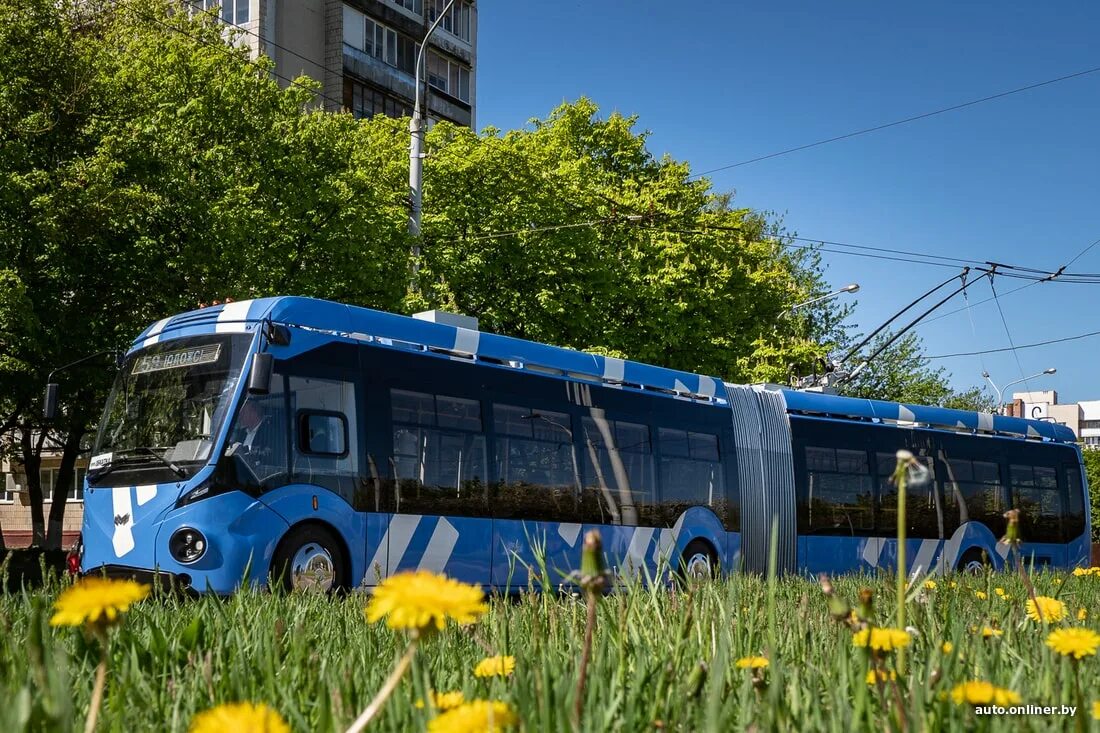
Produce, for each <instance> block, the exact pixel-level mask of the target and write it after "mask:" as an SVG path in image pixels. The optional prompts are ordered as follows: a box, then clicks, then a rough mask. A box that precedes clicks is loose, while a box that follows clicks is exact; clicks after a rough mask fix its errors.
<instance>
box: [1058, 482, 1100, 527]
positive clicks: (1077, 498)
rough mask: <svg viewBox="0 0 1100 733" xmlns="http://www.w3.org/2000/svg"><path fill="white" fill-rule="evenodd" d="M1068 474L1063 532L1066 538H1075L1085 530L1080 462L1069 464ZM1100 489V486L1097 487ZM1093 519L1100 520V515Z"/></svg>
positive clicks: (1083, 492)
mask: <svg viewBox="0 0 1100 733" xmlns="http://www.w3.org/2000/svg"><path fill="white" fill-rule="evenodd" d="M1065 474H1066V514H1065V516H1064V517H1063V519H1062V532H1063V536H1064V538H1065V539H1066V540H1067V541H1068V540H1075V539H1077V538H1078V537H1080V536H1081V534H1082V533H1083V532H1084V531H1085V489H1084V486H1083V485H1082V483H1081V466H1080V465H1079V464H1074V463H1071V464H1067V465H1066V467H1065ZM1095 490H1096V491H1100V486H1098V487H1096V489H1095ZM1093 521H1095V522H1100V517H1094V518H1093Z"/></svg>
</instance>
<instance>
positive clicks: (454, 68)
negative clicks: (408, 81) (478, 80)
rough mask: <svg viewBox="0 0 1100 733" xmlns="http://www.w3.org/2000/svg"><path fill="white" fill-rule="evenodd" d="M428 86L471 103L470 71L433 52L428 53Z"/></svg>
mask: <svg viewBox="0 0 1100 733" xmlns="http://www.w3.org/2000/svg"><path fill="white" fill-rule="evenodd" d="M428 84H429V85H431V86H433V87H435V88H436V89H438V90H439V91H441V92H445V93H446V94H450V95H451V96H452V97H458V98H459V99H461V100H462V101H463V102H467V103H469V101H470V70H469V69H467V68H466V67H465V66H462V65H461V64H458V63H455V62H454V61H448V60H447V59H445V58H443V57H442V56H440V55H439V54H437V53H432V52H431V51H429V52H428Z"/></svg>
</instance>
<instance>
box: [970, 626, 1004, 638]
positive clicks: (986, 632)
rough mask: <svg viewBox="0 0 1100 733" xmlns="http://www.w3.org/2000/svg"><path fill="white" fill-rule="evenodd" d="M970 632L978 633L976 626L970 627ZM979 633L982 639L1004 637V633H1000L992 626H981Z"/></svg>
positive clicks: (999, 630)
mask: <svg viewBox="0 0 1100 733" xmlns="http://www.w3.org/2000/svg"><path fill="white" fill-rule="evenodd" d="M970 630H971V631H973V632H974V633H975V634H977V633H979V631H978V627H977V626H971V627H970ZM980 633H981V635H982V638H983V639H989V638H996V637H1000V636H1004V635H1005V632H1004V631H1002V630H1001V629H995V628H993V627H992V626H983V627H982V630H981V632H980Z"/></svg>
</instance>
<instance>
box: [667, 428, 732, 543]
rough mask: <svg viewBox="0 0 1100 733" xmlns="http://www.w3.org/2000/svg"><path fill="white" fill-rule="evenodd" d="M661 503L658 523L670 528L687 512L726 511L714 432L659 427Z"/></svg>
mask: <svg viewBox="0 0 1100 733" xmlns="http://www.w3.org/2000/svg"><path fill="white" fill-rule="evenodd" d="M657 443H658V447H659V450H660V456H661V459H660V467H659V470H660V480H661V504H660V513H661V516H660V517H658V518H657V519H658V523H659V525H660V526H670V523H671V522H675V521H676V519H677V518H678V517H679V516H680V514H682V513H683V512H684V511H685V510H686V509H688V508H690V507H693V506H710V507H714V508H715V509H716V511H717V512H718V514H719V515H722V514H723V513H724V511H725V493H726V483H725V476H724V472H723V470H722V460H721V456H720V455H719V451H718V436H717V435H713V434H711V433H703V432H694V431H690V430H677V429H673V428H659V429H658V430H657Z"/></svg>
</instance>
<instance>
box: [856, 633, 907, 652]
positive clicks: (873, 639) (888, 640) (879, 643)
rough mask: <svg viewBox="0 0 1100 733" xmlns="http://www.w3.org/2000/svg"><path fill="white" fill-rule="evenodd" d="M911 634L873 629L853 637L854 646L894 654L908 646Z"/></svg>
mask: <svg viewBox="0 0 1100 733" xmlns="http://www.w3.org/2000/svg"><path fill="white" fill-rule="evenodd" d="M909 641H910V637H909V632H908V631H905V630H904V629H886V628H878V627H875V628H872V629H863V630H861V631H857V632H856V633H855V635H854V636H853V637H852V644H853V645H854V646H858V647H866V646H868V644H870V647H871V648H872V649H874V650H875V651H878V652H892V651H894V650H895V649H898V648H900V647H903V646H908V645H909Z"/></svg>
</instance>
